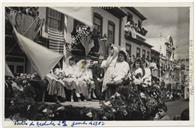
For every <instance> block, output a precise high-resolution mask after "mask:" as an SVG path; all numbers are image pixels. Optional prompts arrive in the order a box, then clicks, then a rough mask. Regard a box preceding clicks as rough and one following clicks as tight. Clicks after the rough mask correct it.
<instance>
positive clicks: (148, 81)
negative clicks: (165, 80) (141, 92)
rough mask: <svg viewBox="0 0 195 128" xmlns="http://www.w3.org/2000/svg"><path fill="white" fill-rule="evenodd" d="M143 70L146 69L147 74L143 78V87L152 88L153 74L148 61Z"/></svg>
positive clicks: (145, 62)
mask: <svg viewBox="0 0 195 128" xmlns="http://www.w3.org/2000/svg"><path fill="white" fill-rule="evenodd" d="M143 68H144V71H145V74H144V76H143V77H142V81H143V84H142V85H143V86H144V87H147V86H151V84H152V73H151V69H150V67H149V63H148V62H147V61H146V60H145V61H144V62H143Z"/></svg>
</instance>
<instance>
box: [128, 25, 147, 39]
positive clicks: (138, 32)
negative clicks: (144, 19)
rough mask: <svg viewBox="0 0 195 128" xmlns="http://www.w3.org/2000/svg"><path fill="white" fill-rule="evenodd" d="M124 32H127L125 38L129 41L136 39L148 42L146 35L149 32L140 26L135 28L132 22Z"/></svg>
mask: <svg viewBox="0 0 195 128" xmlns="http://www.w3.org/2000/svg"><path fill="white" fill-rule="evenodd" d="M124 30H125V37H126V38H127V39H130V38H134V39H137V40H139V41H143V42H145V40H146V37H145V35H146V33H147V31H146V30H145V29H144V28H143V27H138V26H135V25H134V24H133V23H131V22H127V24H126V25H125V28H124Z"/></svg>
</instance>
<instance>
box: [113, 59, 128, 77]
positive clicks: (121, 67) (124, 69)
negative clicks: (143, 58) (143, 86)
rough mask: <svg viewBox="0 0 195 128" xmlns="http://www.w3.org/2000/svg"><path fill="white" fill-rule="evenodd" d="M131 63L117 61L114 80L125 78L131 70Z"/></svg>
mask: <svg viewBox="0 0 195 128" xmlns="http://www.w3.org/2000/svg"><path fill="white" fill-rule="evenodd" d="M129 69H130V68H129V64H128V63H127V62H126V61H123V62H117V63H116V65H115V67H114V69H113V76H112V77H113V80H114V81H118V80H121V79H122V78H124V77H125V76H126V75H127V74H128V72H129Z"/></svg>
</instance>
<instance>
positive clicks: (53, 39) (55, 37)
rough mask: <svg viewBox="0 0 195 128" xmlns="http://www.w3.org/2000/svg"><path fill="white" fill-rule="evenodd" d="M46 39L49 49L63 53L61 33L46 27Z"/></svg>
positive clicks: (62, 35)
mask: <svg viewBox="0 0 195 128" xmlns="http://www.w3.org/2000/svg"><path fill="white" fill-rule="evenodd" d="M48 39H49V49H52V50H53V51H55V52H59V53H63V51H64V42H65V39H64V34H63V32H60V31H59V30H56V29H53V28H49V27H48Z"/></svg>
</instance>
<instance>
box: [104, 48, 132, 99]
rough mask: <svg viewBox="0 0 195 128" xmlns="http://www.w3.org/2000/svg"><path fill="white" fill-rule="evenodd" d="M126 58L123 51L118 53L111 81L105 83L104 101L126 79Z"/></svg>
mask: <svg viewBox="0 0 195 128" xmlns="http://www.w3.org/2000/svg"><path fill="white" fill-rule="evenodd" d="M126 60H127V56H126V53H125V52H124V51H120V52H119V54H118V58H117V61H116V64H115V65H114V67H113V69H112V72H111V81H108V83H107V85H106V86H107V91H106V97H105V98H106V99H107V98H110V97H111V96H112V95H114V94H115V93H116V92H117V90H118V87H119V86H121V85H123V81H124V80H125V78H126V77H128V72H129V69H130V68H129V64H128V63H127V62H126Z"/></svg>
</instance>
